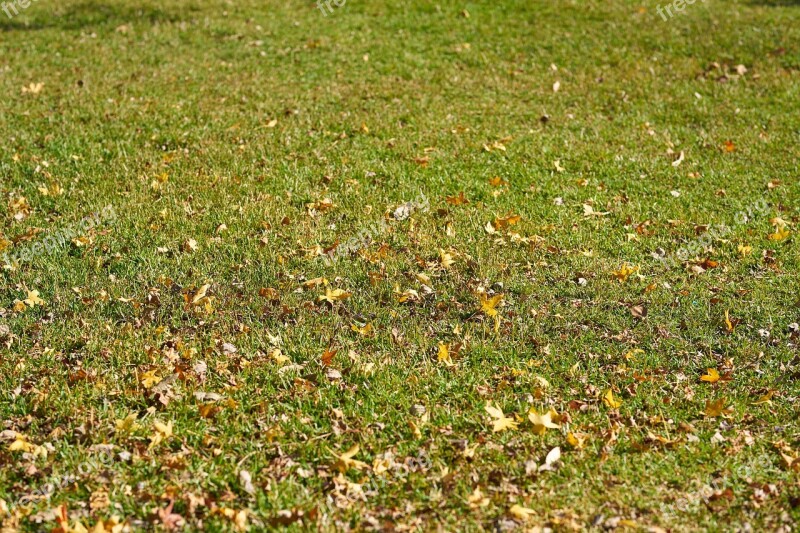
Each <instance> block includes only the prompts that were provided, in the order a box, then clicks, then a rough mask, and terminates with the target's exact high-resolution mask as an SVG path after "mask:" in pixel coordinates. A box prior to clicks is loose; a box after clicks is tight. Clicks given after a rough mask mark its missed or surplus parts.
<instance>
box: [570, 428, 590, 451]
mask: <svg viewBox="0 0 800 533" xmlns="http://www.w3.org/2000/svg"><path fill="white" fill-rule="evenodd" d="M567 444H569V445H570V446H572V447H573V448H575V449H576V450H582V449H583V448H584V447H585V446H586V435H584V434H582V433H572V432H571V431H570V432H569V433H567Z"/></svg>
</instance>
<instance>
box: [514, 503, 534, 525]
mask: <svg viewBox="0 0 800 533" xmlns="http://www.w3.org/2000/svg"><path fill="white" fill-rule="evenodd" d="M508 512H509V513H511V515H512V516H513V517H514V518H516V519H517V520H522V521H523V522H527V521H528V520H530V519H531V518H533V517H534V516H536V511H534V510H533V509H528V508H527V507H522V506H521V505H518V504H514V505H512V506H511V509H509V510H508Z"/></svg>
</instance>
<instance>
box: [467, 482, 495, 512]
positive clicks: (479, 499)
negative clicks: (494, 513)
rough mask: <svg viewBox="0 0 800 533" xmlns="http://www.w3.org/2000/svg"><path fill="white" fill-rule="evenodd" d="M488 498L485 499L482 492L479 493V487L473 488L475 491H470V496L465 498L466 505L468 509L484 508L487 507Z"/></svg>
mask: <svg viewBox="0 0 800 533" xmlns="http://www.w3.org/2000/svg"><path fill="white" fill-rule="evenodd" d="M489 502H490V500H489V498H487V497H486V496H485V495H484V494H483V491H481V488H480V487H475V490H473V491H472V494H470V495H469V496H467V503H468V504H469V506H470V508H472V509H477V508H478V507H486V506H487V505H489Z"/></svg>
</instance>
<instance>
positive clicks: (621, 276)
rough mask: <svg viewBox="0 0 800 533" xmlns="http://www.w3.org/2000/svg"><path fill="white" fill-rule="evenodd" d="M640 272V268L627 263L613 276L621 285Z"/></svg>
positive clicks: (613, 273)
mask: <svg viewBox="0 0 800 533" xmlns="http://www.w3.org/2000/svg"><path fill="white" fill-rule="evenodd" d="M638 271H639V267H638V266H633V265H629V264H628V263H625V264H623V265H622V266H621V267H619V270H616V271H614V272H612V273H611V275H612V276H613V277H615V278H617V281H619V282H620V283H624V282H626V281H628V278H629V277H630V276H631V274H635V273H636V272H638Z"/></svg>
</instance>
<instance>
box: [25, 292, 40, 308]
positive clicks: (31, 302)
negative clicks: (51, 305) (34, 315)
mask: <svg viewBox="0 0 800 533" xmlns="http://www.w3.org/2000/svg"><path fill="white" fill-rule="evenodd" d="M23 301H24V302H25V304H26V305H27V306H28V307H34V306H36V305H37V304H38V305H44V304H45V302H44V300H42V299H41V298H39V291H28V297H27V298H25V300H23Z"/></svg>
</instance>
